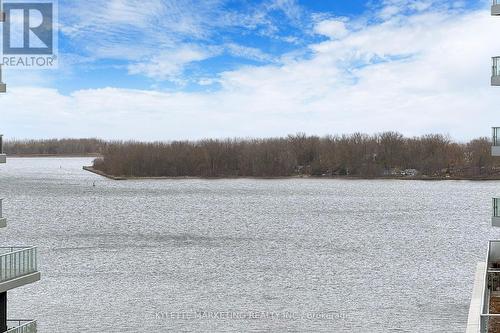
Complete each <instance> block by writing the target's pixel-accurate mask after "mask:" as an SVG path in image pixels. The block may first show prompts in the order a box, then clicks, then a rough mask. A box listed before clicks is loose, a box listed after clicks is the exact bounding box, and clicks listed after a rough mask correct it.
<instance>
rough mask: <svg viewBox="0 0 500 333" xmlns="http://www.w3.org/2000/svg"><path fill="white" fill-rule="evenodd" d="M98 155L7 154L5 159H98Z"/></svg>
mask: <svg viewBox="0 0 500 333" xmlns="http://www.w3.org/2000/svg"><path fill="white" fill-rule="evenodd" d="M100 156H101V155H99V154H15V155H9V154H7V158H35V157H37V158H42V157H60V158H72V157H74V158H78V157H100Z"/></svg>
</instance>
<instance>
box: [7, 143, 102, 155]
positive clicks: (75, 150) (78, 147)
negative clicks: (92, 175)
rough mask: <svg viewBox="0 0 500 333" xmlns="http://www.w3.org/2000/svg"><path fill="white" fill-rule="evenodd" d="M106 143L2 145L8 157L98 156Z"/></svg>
mask: <svg viewBox="0 0 500 333" xmlns="http://www.w3.org/2000/svg"><path fill="white" fill-rule="evenodd" d="M106 145H107V143H106V142H105V141H103V140H99V139H47V140H16V139H14V140H7V141H5V142H4V144H3V146H4V147H3V149H4V152H5V153H6V154H8V155H21V156H23V155H25V156H29V155H82V156H85V155H98V154H101V153H102V152H103V151H104V147H105V146H106Z"/></svg>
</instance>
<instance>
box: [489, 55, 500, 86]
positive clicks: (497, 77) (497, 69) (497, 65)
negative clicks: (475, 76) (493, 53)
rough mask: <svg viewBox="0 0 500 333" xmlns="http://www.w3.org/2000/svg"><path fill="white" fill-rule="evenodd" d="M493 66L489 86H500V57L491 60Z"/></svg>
mask: <svg viewBox="0 0 500 333" xmlns="http://www.w3.org/2000/svg"><path fill="white" fill-rule="evenodd" d="M492 61H493V65H492V67H491V85H492V86H500V57H493V58H492Z"/></svg>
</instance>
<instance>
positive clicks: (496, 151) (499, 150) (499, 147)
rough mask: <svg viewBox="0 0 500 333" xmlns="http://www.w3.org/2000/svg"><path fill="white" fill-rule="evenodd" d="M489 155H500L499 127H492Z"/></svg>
mask: <svg viewBox="0 0 500 333" xmlns="http://www.w3.org/2000/svg"><path fill="white" fill-rule="evenodd" d="M491 155H492V156H500V127H493V137H492V145H491Z"/></svg>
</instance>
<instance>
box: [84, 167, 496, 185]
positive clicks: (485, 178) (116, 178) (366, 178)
mask: <svg viewBox="0 0 500 333" xmlns="http://www.w3.org/2000/svg"><path fill="white" fill-rule="evenodd" d="M83 170H85V171H88V172H91V173H94V174H96V175H98V176H101V177H105V178H108V179H111V180H185V179H186V180H187V179H203V180H221V179H261V180H280V179H327V180H331V179H338V180H403V181H404V180H420V181H449V180H454V181H463V180H466V181H497V180H500V176H498V177H422V176H420V177H354V176H287V177H250V176H241V177H240V176H222V177H197V176H183V177H124V176H113V175H108V174H107V173H105V172H102V171H100V170H96V169H94V168H93V167H92V166H84V167H83Z"/></svg>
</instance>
